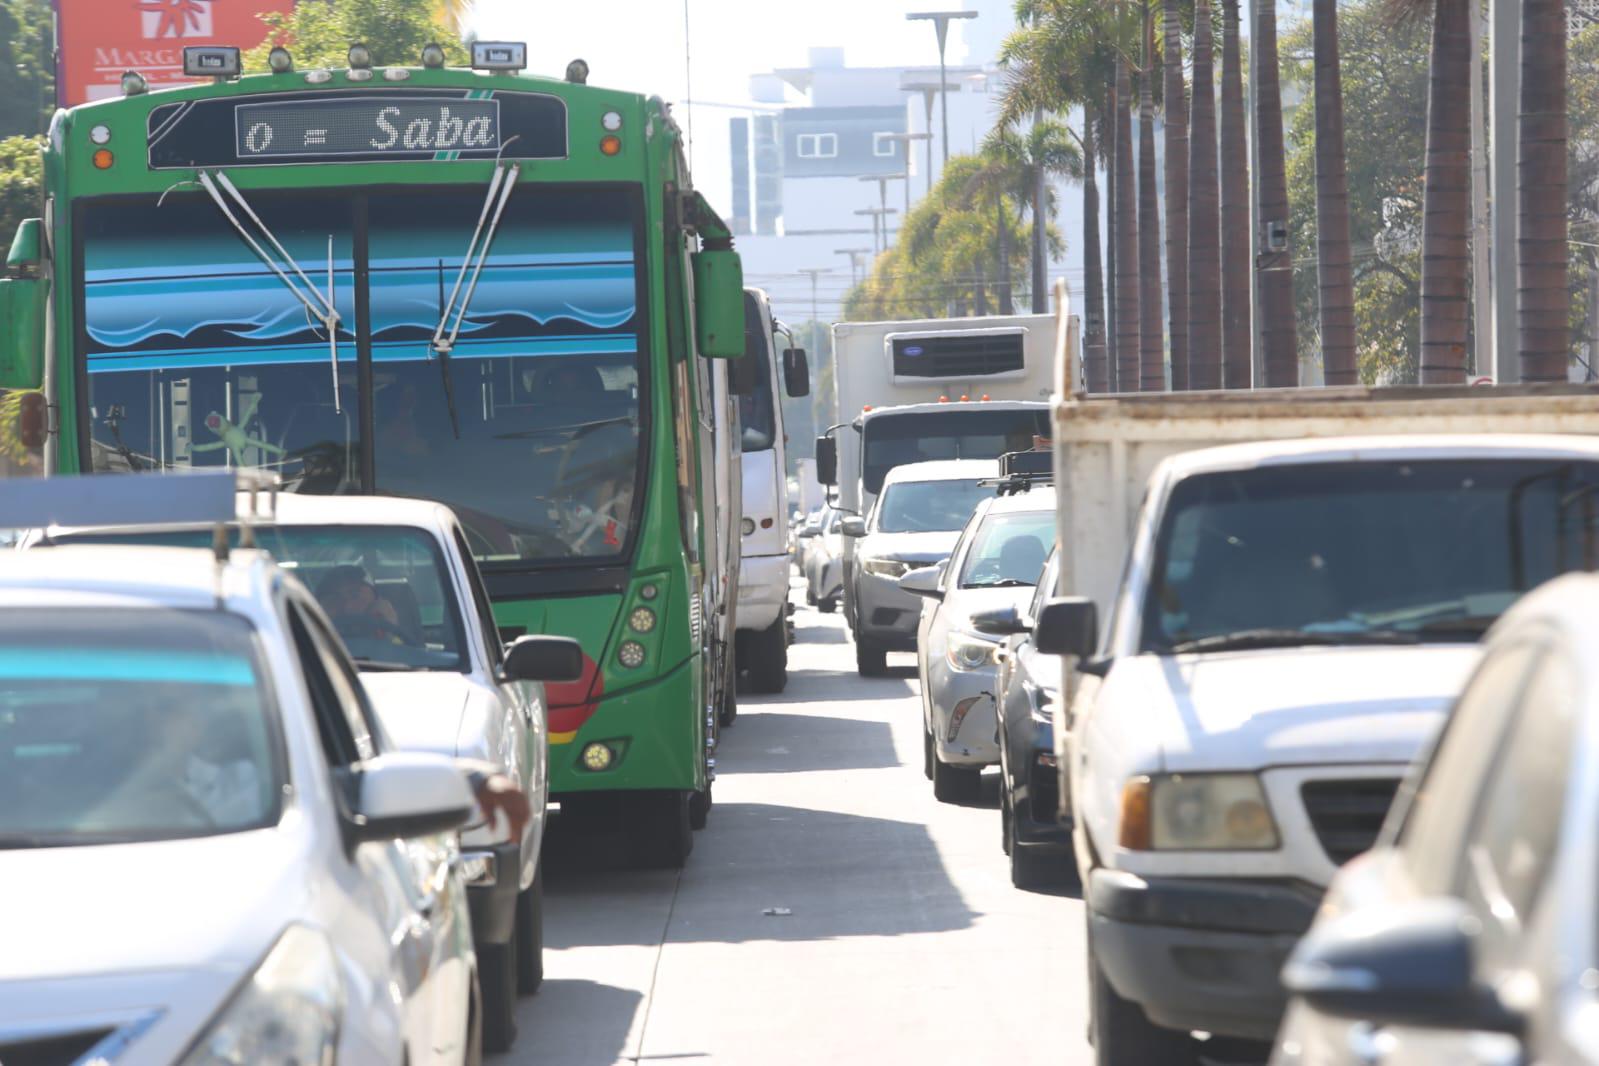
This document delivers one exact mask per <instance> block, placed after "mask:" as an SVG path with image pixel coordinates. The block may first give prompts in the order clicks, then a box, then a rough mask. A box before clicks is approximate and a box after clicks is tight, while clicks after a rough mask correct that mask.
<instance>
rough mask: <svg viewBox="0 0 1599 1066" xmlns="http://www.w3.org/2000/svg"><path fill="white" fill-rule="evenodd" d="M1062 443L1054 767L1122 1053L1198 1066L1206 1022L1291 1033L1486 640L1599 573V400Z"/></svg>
mask: <svg viewBox="0 0 1599 1066" xmlns="http://www.w3.org/2000/svg"><path fill="white" fill-rule="evenodd" d="M1068 347H1069V346H1068ZM1064 354H1066V355H1067V356H1068V361H1067V362H1066V368H1067V372H1068V376H1067V378H1066V380H1068V381H1071V380H1075V375H1074V374H1071V373H1070V371H1071V364H1070V362H1069V356H1070V354H1071V353H1070V352H1069V351H1068V352H1066V353H1064ZM1054 433H1055V437H1054V447H1055V450H1056V451H1055V463H1056V486H1057V493H1058V500H1059V508H1060V510H1059V516H1058V517H1059V531H1060V538H1061V540H1060V553H1061V560H1062V565H1061V569H1060V572H1061V583H1060V589H1059V591H1060V592H1061V593H1062V595H1063V596H1065V597H1074V598H1075V599H1060V600H1056V601H1053V602H1052V603H1051V604H1050V605H1048V606H1046V607H1045V608H1044V609H1043V611H1042V612H1041V615H1040V618H1039V620H1038V622H1039V625H1038V630H1037V639H1038V644H1039V647H1040V648H1041V649H1043V650H1049V651H1056V652H1064V653H1067V654H1068V655H1070V656H1073V657H1074V658H1071V659H1068V660H1067V661H1068V666H1067V670H1068V675H1067V677H1066V678H1065V679H1064V685H1063V691H1064V692H1065V693H1066V697H1065V698H1064V699H1063V700H1062V701H1061V702H1060V703H1059V704H1058V705H1057V712H1056V713H1057V716H1058V717H1057V722H1056V723H1055V724H1056V729H1055V736H1056V760H1057V765H1058V767H1059V773H1060V775H1061V789H1060V795H1061V797H1062V808H1063V809H1062V812H1061V813H1062V816H1063V817H1064V818H1067V819H1071V821H1072V823H1073V844H1074V850H1075V852H1076V857H1077V862H1078V865H1079V870H1080V872H1081V874H1082V878H1083V897H1084V900H1085V902H1086V904H1087V906H1086V911H1087V916H1088V947H1089V967H1090V974H1089V976H1090V996H1091V1004H1090V1010H1091V1029H1092V1033H1093V1037H1094V1041H1095V1048H1096V1059H1097V1061H1098V1062H1099V1063H1102V1064H1122V1063H1161V1064H1163V1066H1164V1064H1173V1063H1183V1062H1196V1061H1198V1058H1197V1056H1198V1054H1199V1048H1200V1045H1199V1043H1198V1042H1197V1041H1195V1040H1194V1039H1193V1038H1192V1037H1191V1036H1190V1032H1191V1031H1194V1030H1200V1031H1204V1032H1206V1033H1209V1034H1212V1035H1213V1037H1219V1038H1223V1039H1224V1040H1225V1039H1226V1038H1236V1039H1241V1040H1246V1041H1248V1040H1262V1039H1269V1038H1270V1037H1271V1036H1272V1035H1273V1033H1274V1032H1275V1030H1276V1027H1277V1024H1278V1020H1279V1017H1280V1014H1281V1010H1282V1005H1283V997H1282V993H1281V991H1280V987H1279V984H1278V972H1279V970H1280V968H1281V965H1282V962H1283V959H1284V956H1285V954H1286V953H1287V951H1288V950H1289V948H1290V947H1292V945H1293V943H1294V942H1295V940H1296V939H1297V938H1298V936H1299V935H1300V934H1301V933H1302V932H1303V931H1304V930H1305V928H1306V927H1307V926H1308V925H1309V923H1310V920H1311V917H1312V914H1313V912H1314V910H1315V908H1316V906H1317V904H1318V901H1319V899H1320V897H1321V894H1322V892H1323V890H1324V889H1325V887H1326V885H1327V883H1328V881H1329V880H1330V879H1331V877H1332V875H1333V871H1334V870H1335V868H1336V866H1337V865H1338V864H1339V863H1341V862H1343V861H1345V860H1346V859H1348V858H1350V857H1352V856H1353V855H1355V854H1357V853H1359V852H1360V851H1363V850H1365V848H1367V847H1368V846H1369V845H1370V844H1371V843H1372V840H1373V838H1374V837H1375V835H1376V833H1377V830H1378V828H1379V826H1380V824H1381V822H1382V820H1383V818H1384V816H1385V814H1386V812H1387V808H1388V806H1389V802H1390V800H1391V798H1392V796H1393V793H1394V790H1395V788H1396V787H1397V785H1398V782H1399V779H1400V777H1401V775H1402V774H1403V773H1404V771H1405V769H1406V767H1407V765H1408V764H1409V763H1410V761H1411V760H1412V759H1413V758H1415V756H1416V755H1417V754H1418V753H1420V751H1421V750H1422V749H1423V747H1424V746H1425V745H1426V744H1427V743H1428V742H1429V740H1430V738H1431V737H1432V735H1433V734H1434V732H1435V730H1436V728H1437V726H1438V725H1439V723H1440V722H1441V720H1442V716H1443V714H1444V713H1445V711H1446V709H1447V708H1448V706H1449V703H1450V701H1451V699H1452V697H1453V696H1454V694H1455V693H1456V692H1457V691H1458V690H1459V688H1460V687H1461V686H1462V684H1463V683H1464V681H1465V679H1466V677H1467V675H1468V674H1469V673H1470V672H1471V670H1472V668H1473V666H1474V664H1475V662H1476V658H1477V649H1476V646H1475V641H1476V638H1477V637H1478V636H1479V635H1480V634H1481V632H1482V630H1483V629H1484V628H1486V626H1487V625H1488V624H1489V623H1490V622H1491V621H1492V620H1493V619H1494V618H1496V617H1497V616H1498V615H1499V613H1500V612H1502V611H1503V610H1504V609H1505V608H1506V607H1507V606H1509V604H1510V603H1511V602H1513V601H1514V600H1515V599H1516V598H1517V597H1518V596H1519V595H1520V594H1521V593H1523V592H1525V591H1527V590H1528V589H1531V588H1532V587H1534V586H1535V585H1537V584H1539V583H1541V582H1543V581H1545V580H1548V579H1549V578H1550V577H1552V576H1554V575H1555V574H1558V573H1561V572H1563V571H1566V570H1574V569H1592V568H1594V567H1595V566H1599V439H1595V437H1594V436H1592V435H1594V434H1599V392H1595V391H1593V390H1589V389H1575V388H1570V387H1565V386H1555V387H1549V388H1537V389H1532V388H1527V389H1522V388H1512V389H1500V390H1493V391H1487V390H1467V389H1449V390H1444V389H1427V390H1422V389H1386V390H1377V389H1371V390H1368V389H1337V390H1334V389H1323V390H1315V391H1313V392H1312V391H1310V390H1304V391H1300V390H1293V391H1282V392H1255V393H1252V394H1251V393H1238V394H1229V395H1221V394H1199V393H1189V394H1179V395H1152V396H1113V397H1103V398H1084V397H1082V396H1075V395H1074V396H1069V397H1066V398H1065V399H1063V400H1060V401H1058V402H1057V403H1056V405H1055V410H1054ZM1468 434H1469V435H1468ZM1532 434H1537V435H1532ZM1556 434H1569V435H1556ZM1579 434H1580V435H1579ZM1356 435H1358V436H1356ZM1228 442H1237V443H1228ZM1091 605H1093V606H1091ZM1096 608H1097V609H1096ZM1100 610H1103V611H1104V612H1105V613H1106V615H1107V619H1106V624H1104V625H1103V626H1100V625H1097V624H1096V623H1095V622H1094V621H1093V619H1094V618H1095V616H1096V615H1097V614H1098V612H1099V611H1100ZM1046 645H1047V647H1046ZM1211 1047H1212V1052H1211V1053H1214V1052H1215V1045H1214V1044H1212V1045H1211Z"/></svg>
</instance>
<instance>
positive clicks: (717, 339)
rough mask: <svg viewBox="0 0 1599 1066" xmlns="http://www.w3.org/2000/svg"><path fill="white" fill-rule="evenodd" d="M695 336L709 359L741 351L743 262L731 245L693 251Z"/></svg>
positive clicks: (732, 356)
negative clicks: (729, 246)
mask: <svg viewBox="0 0 1599 1066" xmlns="http://www.w3.org/2000/svg"><path fill="white" fill-rule="evenodd" d="M691 259H692V262H693V270H694V340H695V342H696V345H697V346H698V348H699V352H700V354H701V355H703V356H705V357H706V358H708V359H738V358H741V357H742V356H743V355H744V266H743V264H742V263H741V262H740V261H739V258H738V253H737V252H735V251H733V250H732V249H731V248H713V249H706V250H705V251H700V252H695V253H694V254H693V256H692V257H691Z"/></svg>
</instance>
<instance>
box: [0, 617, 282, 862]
mask: <svg viewBox="0 0 1599 1066" xmlns="http://www.w3.org/2000/svg"><path fill="white" fill-rule="evenodd" d="M270 693H271V688H270V686H269V685H268V684H267V680H266V675H265V672H264V671H263V669H262V666H261V658H260V654H259V651H258V649H257V646H256V639H255V635H254V631H253V630H252V629H251V627H250V625H249V624H248V623H247V622H245V621H244V620H243V619H241V618H239V617H237V616H235V615H230V614H225V613H223V612H221V611H180V610H172V609H166V608H154V607H150V608H107V607H95V608H93V609H90V608H85V607H80V608H52V609H28V610H19V609H15V608H13V609H11V610H8V611H6V612H5V614H4V615H3V616H0V848H23V847H52V846H65V845H83V844H101V843H124V842H130V841H142V840H161V839H171V838H175V837H192V836H205V835H209V834H215V833H233V832H239V831H241V830H245V829H255V828H260V827H262V826H267V825H271V824H274V823H276V821H277V819H278V812H279V807H280V804H281V802H282V794H283V790H282V785H283V780H284V774H283V768H282V760H281V757H280V754H279V752H280V744H279V741H278V739H277V734H276V730H275V727H274V725H273V724H272V721H271V719H270V718H269V713H268V709H267V705H266V701H267V700H268V699H269V698H270Z"/></svg>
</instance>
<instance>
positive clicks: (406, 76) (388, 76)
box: [383, 67, 411, 81]
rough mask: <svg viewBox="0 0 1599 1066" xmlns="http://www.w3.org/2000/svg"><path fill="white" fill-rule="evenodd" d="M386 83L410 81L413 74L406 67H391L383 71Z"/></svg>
mask: <svg viewBox="0 0 1599 1066" xmlns="http://www.w3.org/2000/svg"><path fill="white" fill-rule="evenodd" d="M383 80H384V81H409V80H411V72H410V71H409V70H407V69H406V68H405V67H389V68H387V69H386V70H384V71H383Z"/></svg>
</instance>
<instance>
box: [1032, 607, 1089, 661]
mask: <svg viewBox="0 0 1599 1066" xmlns="http://www.w3.org/2000/svg"><path fill="white" fill-rule="evenodd" d="M1098 644H1099V609H1098V608H1097V607H1095V606H1094V601H1093V600H1090V599H1086V598H1084V597H1082V596H1060V597H1057V598H1055V599H1052V600H1050V601H1049V602H1048V603H1045V604H1044V607H1043V610H1041V611H1039V612H1038V619H1037V621H1036V622H1035V623H1034V624H1033V646H1034V647H1035V648H1037V649H1038V650H1039V651H1041V652H1043V653H1044V654H1046V655H1072V656H1076V657H1077V658H1079V659H1086V658H1088V657H1089V656H1090V655H1093V654H1094V649H1095V647H1097V646H1098Z"/></svg>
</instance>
